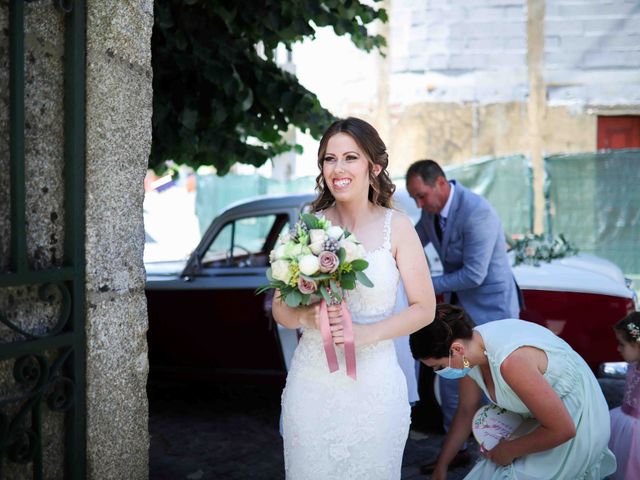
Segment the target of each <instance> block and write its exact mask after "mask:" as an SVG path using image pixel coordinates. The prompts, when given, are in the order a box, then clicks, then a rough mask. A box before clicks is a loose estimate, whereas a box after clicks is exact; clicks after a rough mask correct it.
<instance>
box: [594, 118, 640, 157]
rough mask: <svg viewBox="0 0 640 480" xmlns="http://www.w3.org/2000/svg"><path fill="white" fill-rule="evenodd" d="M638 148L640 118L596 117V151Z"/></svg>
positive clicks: (639, 141)
mask: <svg viewBox="0 0 640 480" xmlns="http://www.w3.org/2000/svg"><path fill="white" fill-rule="evenodd" d="M610 148H640V116H633V115H622V116H618V117H598V150H602V149H610Z"/></svg>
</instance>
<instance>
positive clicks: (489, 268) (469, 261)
mask: <svg viewBox="0 0 640 480" xmlns="http://www.w3.org/2000/svg"><path fill="white" fill-rule="evenodd" d="M406 182H407V191H408V192H409V195H411V198H413V199H414V200H415V202H416V205H417V206H418V207H419V208H421V209H422V215H421V216H420V220H419V221H418V223H417V224H416V226H415V228H416V231H417V232H418V236H419V237H420V240H421V241H422V245H423V246H426V245H427V244H428V243H432V244H433V246H434V248H435V250H436V251H437V252H438V256H439V257H440V260H441V261H442V266H443V270H444V273H443V275H441V276H434V277H433V278H432V280H433V287H434V289H435V292H436V294H443V296H444V301H445V303H453V304H459V305H461V306H462V307H463V308H464V309H465V310H466V311H467V313H468V314H469V316H470V317H471V319H472V320H473V321H474V322H475V323H476V324H478V325H480V324H483V323H486V322H490V321H492V320H500V319H503V318H518V317H519V313H520V301H519V300H520V297H519V292H518V288H517V285H516V282H515V279H514V277H513V272H512V271H511V265H510V262H509V259H508V257H507V249H506V241H505V234H504V231H503V228H502V223H501V222H500V218H499V217H498V215H497V213H496V211H495V210H494V208H493V207H492V206H491V204H490V203H489V202H488V201H487V200H486V199H484V198H483V197H481V196H480V195H477V194H475V193H473V192H472V191H470V190H468V189H466V188H465V187H464V186H462V185H461V184H460V183H457V182H456V181H455V180H450V181H449V180H447V178H446V176H445V174H444V172H443V170H442V168H441V167H440V166H439V165H438V164H437V163H436V162H434V161H433V160H420V161H418V162H415V163H414V164H412V165H411V166H410V167H409V170H408V171H407V176H406ZM442 380H444V379H441V382H440V398H441V401H442V414H443V419H444V426H445V429H446V430H448V427H449V425H450V424H451V420H452V419H453V413H454V412H455V409H456V406H457V404H458V392H457V388H458V387H457V381H452V380H444V381H442ZM459 455H460V459H459V464H463V463H464V462H465V460H466V457H465V455H464V454H463V453H460V454H459ZM434 464H435V462H434ZM454 466H455V465H454V462H452V463H451V464H450V468H451V467H454ZM429 467H431V465H429V464H427V465H424V466H423V469H422V471H423V473H430V470H431V469H430V468H429Z"/></svg>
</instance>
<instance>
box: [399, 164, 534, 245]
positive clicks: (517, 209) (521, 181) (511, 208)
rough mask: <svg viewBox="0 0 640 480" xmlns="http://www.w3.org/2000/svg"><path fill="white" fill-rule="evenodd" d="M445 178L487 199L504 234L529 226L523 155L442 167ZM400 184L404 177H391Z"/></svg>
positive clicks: (530, 209)
mask: <svg viewBox="0 0 640 480" xmlns="http://www.w3.org/2000/svg"><path fill="white" fill-rule="evenodd" d="M443 169H444V171H445V173H446V174H447V178H450V179H453V180H457V181H458V182H460V183H461V184H462V185H464V186H465V187H467V188H468V189H470V190H472V191H473V192H475V193H477V194H479V195H482V196H483V197H484V198H486V199H487V200H489V202H490V203H491V205H493V207H494V208H495V209H496V211H497V212H498V215H499V216H500V219H501V220H502V224H503V226H504V230H505V233H506V234H508V235H510V234H514V233H528V232H530V231H531V230H532V225H533V207H532V205H533V192H532V190H531V188H532V187H531V185H532V183H531V168H530V166H529V161H528V160H527V158H526V157H525V156H524V155H511V156H508V157H496V158H489V159H483V160H476V161H473V162H470V163H467V164H465V165H455V166H445V167H443ZM393 181H394V182H395V184H396V185H404V184H405V180H404V177H394V178H393Z"/></svg>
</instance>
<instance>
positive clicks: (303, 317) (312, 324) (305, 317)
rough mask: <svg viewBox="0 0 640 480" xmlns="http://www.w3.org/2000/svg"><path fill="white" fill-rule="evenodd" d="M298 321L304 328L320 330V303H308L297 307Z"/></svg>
mask: <svg viewBox="0 0 640 480" xmlns="http://www.w3.org/2000/svg"><path fill="white" fill-rule="evenodd" d="M298 308H299V312H300V313H299V315H298V321H299V322H300V325H302V326H303V327H305V328H314V329H316V330H320V304H319V303H316V304H314V305H308V306H306V307H298Z"/></svg>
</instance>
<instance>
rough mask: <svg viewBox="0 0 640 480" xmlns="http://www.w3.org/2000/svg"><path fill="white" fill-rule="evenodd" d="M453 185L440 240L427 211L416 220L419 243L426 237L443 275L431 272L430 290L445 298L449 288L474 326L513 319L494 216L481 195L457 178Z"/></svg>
mask: <svg viewBox="0 0 640 480" xmlns="http://www.w3.org/2000/svg"><path fill="white" fill-rule="evenodd" d="M452 182H453V183H455V181H452ZM455 186H456V187H455V190H454V195H453V199H452V201H451V207H450V209H449V216H448V217H447V224H446V227H445V231H444V235H443V238H442V242H440V241H439V240H438V236H437V235H436V230H435V224H434V215H433V214H430V213H427V212H426V211H424V210H423V211H422V216H421V217H420V220H419V221H418V223H417V224H416V230H417V232H418V236H419V237H420V240H421V242H422V245H423V246H425V245H427V244H428V243H429V242H431V243H432V244H433V246H434V247H435V249H436V251H437V252H438V255H439V256H440V260H441V261H442V266H443V269H444V274H443V275H441V276H435V277H433V286H434V289H435V291H436V293H437V294H438V293H444V294H445V301H446V302H448V301H449V299H450V294H451V293H452V292H455V293H456V295H457V297H458V301H459V303H460V304H461V305H462V307H463V308H464V309H465V310H466V311H467V313H469V315H470V316H471V319H472V320H473V321H474V322H475V323H476V324H478V325H479V324H483V323H486V322H489V321H492V320H500V319H503V318H518V317H519V313H520V306H519V301H518V290H517V287H516V283H515V279H514V277H513V272H512V271H511V265H510V263H509V259H508V257H507V249H506V243H505V236H504V231H503V229H502V223H501V222H500V218H499V217H498V214H497V213H496V211H495V210H494V209H493V207H492V206H491V204H490V203H489V202H488V201H487V200H486V199H484V198H483V197H481V196H480V195H477V194H475V193H473V192H472V191H470V190H468V189H466V188H465V187H463V186H462V185H460V184H459V183H455Z"/></svg>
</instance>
